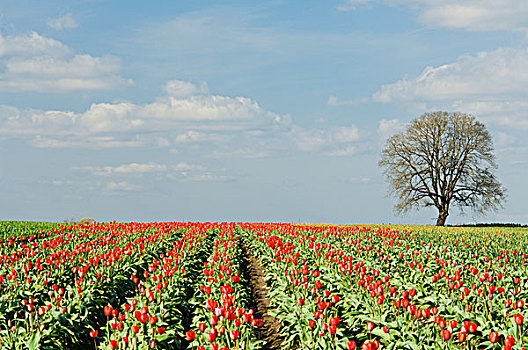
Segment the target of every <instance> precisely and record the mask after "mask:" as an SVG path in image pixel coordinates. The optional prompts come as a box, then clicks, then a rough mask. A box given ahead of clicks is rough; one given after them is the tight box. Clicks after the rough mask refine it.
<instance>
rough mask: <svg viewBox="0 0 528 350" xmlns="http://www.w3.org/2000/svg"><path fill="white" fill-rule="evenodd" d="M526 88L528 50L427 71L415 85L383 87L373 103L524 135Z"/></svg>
mask: <svg viewBox="0 0 528 350" xmlns="http://www.w3.org/2000/svg"><path fill="white" fill-rule="evenodd" d="M526 86H528V48H499V49H497V50H495V51H491V52H481V53H479V54H477V55H474V56H462V57H459V58H458V59H457V60H456V61H455V62H453V63H448V64H445V65H442V66H438V67H427V68H426V69H425V70H424V71H423V72H422V74H420V76H418V77H417V78H415V79H402V80H400V81H397V82H396V83H393V84H388V85H384V86H382V87H381V89H380V90H379V91H377V92H376V93H375V94H374V95H373V99H374V100H375V101H377V102H383V103H388V102H398V103H403V104H405V105H407V106H408V107H409V108H410V109H412V110H413V111H420V112H418V113H423V112H424V111H431V110H451V111H461V112H465V113H470V114H473V115H477V116H478V117H481V118H482V119H483V120H485V121H487V122H490V123H492V124H493V125H494V126H495V127H498V128H502V129H504V130H509V132H518V131H519V130H524V131H526V130H528V112H527V111H528V102H526V98H527V97H528V90H526ZM380 126H381V125H380ZM386 126H387V125H385V127H386Z"/></svg>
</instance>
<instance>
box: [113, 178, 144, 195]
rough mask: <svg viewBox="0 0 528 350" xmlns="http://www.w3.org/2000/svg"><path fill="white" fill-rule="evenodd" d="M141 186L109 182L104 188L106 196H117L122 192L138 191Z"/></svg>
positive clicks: (124, 182) (125, 182)
mask: <svg viewBox="0 0 528 350" xmlns="http://www.w3.org/2000/svg"><path fill="white" fill-rule="evenodd" d="M142 189H143V186H140V185H136V184H131V183H129V182H127V181H118V182H116V181H110V182H108V183H107V184H106V186H105V193H106V194H117V193H119V192H123V191H140V190H142Z"/></svg>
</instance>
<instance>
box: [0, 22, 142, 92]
mask: <svg viewBox="0 0 528 350" xmlns="http://www.w3.org/2000/svg"><path fill="white" fill-rule="evenodd" d="M0 58H2V59H1V60H0V91H9V92H24V91H31V92H45V93H64V92H70V91H85V90H108V89H114V88H119V87H123V86H128V85H131V84H132V81H131V80H127V79H124V78H122V77H121V76H120V75H119V73H120V70H121V60H120V59H119V58H118V57H115V56H102V57H93V56H91V55H88V54H77V55H75V54H72V51H71V49H69V48H68V47H67V46H65V45H64V44H62V43H61V42H59V41H57V40H55V39H51V38H46V37H43V36H41V35H40V34H38V33H35V32H32V33H30V34H26V35H17V36H7V37H4V36H2V35H0Z"/></svg>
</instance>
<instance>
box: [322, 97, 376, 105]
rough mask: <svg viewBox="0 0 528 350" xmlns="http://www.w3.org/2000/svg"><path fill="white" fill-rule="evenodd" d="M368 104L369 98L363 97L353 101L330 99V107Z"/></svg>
mask: <svg viewBox="0 0 528 350" xmlns="http://www.w3.org/2000/svg"><path fill="white" fill-rule="evenodd" d="M367 102H368V98H367V97H362V98H358V99H352V100H339V99H338V98H337V97H335V96H330V97H328V102H327V103H328V105H329V106H358V105H361V104H364V103H367Z"/></svg>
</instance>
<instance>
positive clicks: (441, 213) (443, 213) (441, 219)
mask: <svg viewBox="0 0 528 350" xmlns="http://www.w3.org/2000/svg"><path fill="white" fill-rule="evenodd" d="M448 216H449V212H448V211H447V210H438V219H437V220H436V226H444V225H445V222H446V219H447V217H448Z"/></svg>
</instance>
